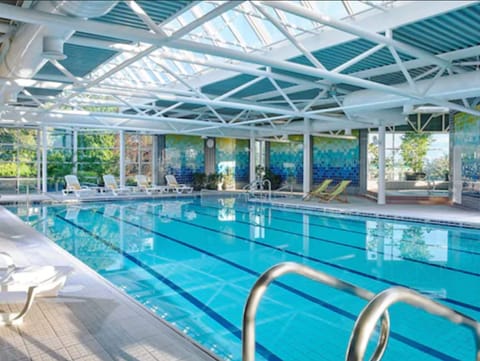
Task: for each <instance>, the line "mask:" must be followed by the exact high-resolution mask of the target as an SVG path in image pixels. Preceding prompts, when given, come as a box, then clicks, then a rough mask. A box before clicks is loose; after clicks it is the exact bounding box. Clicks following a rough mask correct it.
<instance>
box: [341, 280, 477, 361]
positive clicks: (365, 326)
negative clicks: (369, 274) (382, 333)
mask: <svg viewBox="0 0 480 361" xmlns="http://www.w3.org/2000/svg"><path fill="white" fill-rule="evenodd" d="M398 302H403V303H407V304H409V305H412V306H415V307H418V308H420V309H422V310H424V311H427V312H428V313H431V314H433V315H436V316H439V317H443V318H445V319H447V320H449V321H451V322H453V323H456V324H459V325H462V326H465V327H467V328H469V329H471V330H472V332H473V333H474V337H475V344H476V347H477V352H476V358H475V360H476V361H480V323H478V322H477V321H475V320H474V319H472V318H470V317H468V316H466V315H464V314H462V313H460V312H457V311H455V310H452V309H451V308H449V307H447V306H444V305H442V304H440V303H438V302H436V301H434V300H432V299H430V298H428V297H426V296H424V295H422V294H420V293H418V292H416V291H413V290H411V289H408V288H405V287H397V286H396V287H391V288H389V289H387V290H385V291H383V292H380V293H379V294H377V295H376V296H375V297H374V298H373V299H372V300H371V301H370V302H369V303H368V304H367V306H365V308H364V309H363V310H362V312H361V313H360V315H359V316H358V318H357V321H356V322H355V325H354V327H353V331H352V334H351V335H350V341H349V344H348V348H347V354H346V360H347V361H359V360H362V359H363V357H364V355H365V351H366V349H367V344H368V340H369V339H370V336H371V335H372V333H373V330H374V328H375V325H376V324H377V322H378V320H379V318H380V317H381V316H382V315H383V314H384V313H385V312H386V311H387V310H388V308H389V307H390V306H392V305H393V304H395V303H398Z"/></svg>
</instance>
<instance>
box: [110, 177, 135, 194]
mask: <svg viewBox="0 0 480 361" xmlns="http://www.w3.org/2000/svg"><path fill="white" fill-rule="evenodd" d="M103 182H104V183H105V190H107V191H111V192H112V193H113V195H115V196H118V195H119V194H130V193H132V192H134V191H135V187H119V186H118V184H117V181H116V180H115V177H114V176H113V175H111V174H105V175H104V176H103Z"/></svg>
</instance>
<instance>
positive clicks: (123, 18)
mask: <svg viewBox="0 0 480 361" xmlns="http://www.w3.org/2000/svg"><path fill="white" fill-rule="evenodd" d="M192 3H194V2H193V1H189V0H175V1H172V0H160V1H159V0H156V1H151V0H138V1H137V4H138V5H139V6H140V7H141V8H142V9H143V10H144V11H145V12H146V13H147V14H148V16H149V17H150V18H151V19H152V20H153V21H155V23H157V24H159V23H163V22H164V21H165V20H168V19H170V18H171V17H172V16H173V15H175V14H176V13H178V12H179V11H181V10H182V9H184V8H186V7H189V6H190V5H191V4H192ZM95 20H96V21H100V22H104V23H109V24H118V25H125V26H131V27H134V28H139V29H144V30H150V29H149V28H148V26H147V25H146V24H145V23H144V22H143V20H141V19H140V18H139V17H138V16H137V15H135V13H134V12H133V11H132V10H131V9H130V7H129V6H128V5H127V4H126V3H125V2H123V1H120V2H119V3H118V5H117V6H115V7H114V8H113V9H112V11H110V12H109V13H108V14H106V15H104V16H101V17H99V18H96V19H95Z"/></svg>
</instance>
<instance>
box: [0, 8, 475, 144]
mask: <svg viewBox="0 0 480 361" xmlns="http://www.w3.org/2000/svg"><path fill="white" fill-rule="evenodd" d="M126 3H127V5H128V7H129V9H131V11H132V12H133V13H134V14H135V15H136V16H138V18H139V19H140V20H141V21H142V22H143V23H144V24H145V25H146V26H147V27H148V29H149V30H150V31H146V30H142V29H140V28H134V27H131V26H125V25H114V24H109V23H106V22H99V21H95V20H84V19H79V18H69V17H65V16H61V15H54V14H49V13H42V12H40V11H36V10H34V9H26V8H19V7H15V6H9V5H4V4H0V12H2V14H6V15H5V16H6V17H7V18H10V19H12V21H21V22H26V23H32V24H41V25H44V26H49V25H52V24H53V25H54V26H56V27H59V28H62V29H64V28H68V29H71V30H74V31H81V32H83V33H87V34H91V35H92V38H86V37H83V36H78V35H74V36H73V37H71V38H70V39H67V43H70V44H75V45H78V46H83V47H88V49H91V50H90V51H94V50H92V49H95V48H99V49H108V50H112V49H114V50H115V51H116V52H117V55H116V56H115V57H113V58H112V59H110V60H109V61H108V62H106V63H105V64H103V65H101V66H99V67H97V68H96V69H95V70H94V71H92V72H90V73H89V74H87V75H86V76H84V77H79V76H76V75H75V69H74V68H69V66H68V65H66V64H67V63H62V62H60V61H58V60H55V59H51V60H50V64H51V65H52V66H53V67H54V68H55V69H56V70H58V72H59V74H61V75H53V76H46V75H44V78H43V79H42V80H32V79H23V78H21V77H1V75H0V85H1V84H3V85H4V87H7V86H9V84H15V85H16V86H17V87H19V88H20V89H21V93H20V94H19V97H20V98H21V101H18V102H16V103H15V104H11V103H8V102H7V103H5V104H3V105H0V110H1V111H2V112H3V117H4V118H8V117H11V118H12V119H16V118H18V116H15V112H20V113H21V114H22V115H25V114H27V115H29V116H31V119H32V124H45V125H46V124H57V125H58V124H68V123H69V119H70V120H71V122H70V123H71V124H72V123H73V124H77V125H85V126H89V127H101V126H106V125H108V126H114V127H116V128H119V129H134V128H135V127H136V126H138V129H142V130H145V129H149V130H151V131H153V132H157V133H162V132H163V133H164V132H169V131H170V132H183V133H189V134H199V135H205V134H207V135H211V134H221V135H231V136H236V137H244V138H249V137H250V136H251V135H252V134H254V135H256V136H273V135H278V136H281V135H284V134H295V132H298V131H297V130H296V129H299V128H301V126H300V125H299V123H302V122H303V121H304V119H310V120H311V121H312V122H311V127H312V131H318V130H320V131H331V132H334V131H335V132H338V131H339V130H341V129H346V128H349V129H350V128H364V127H366V126H367V124H368V126H371V124H384V123H386V124H389V122H399V120H398V119H400V118H402V117H401V116H399V115H400V113H401V112H402V110H398V105H397V103H395V105H392V106H391V107H390V108H389V107H388V106H386V105H384V103H388V99H389V97H393V98H395V99H401V100H402V101H403V102H404V104H405V105H406V106H408V107H411V106H412V105H421V104H429V105H435V106H441V107H448V108H449V109H452V110H456V111H463V112H467V113H470V114H474V115H477V116H478V115H480V112H479V111H478V110H476V109H475V106H474V105H475V104H476V103H475V102H474V100H471V99H468V97H472V95H473V96H475V97H477V98H478V97H479V96H480V94H475V87H474V86H472V87H471V89H472V90H471V92H470V93H468V96H467V95H463V96H461V97H456V96H455V92H456V89H452V91H451V92H450V93H448V92H444V93H442V96H441V97H439V96H435V94H437V93H435V92H432V89H436V88H435V87H436V85H437V84H440V83H441V82H443V81H444V80H446V79H448V78H452V79H453V76H454V75H455V74H461V73H465V72H470V71H475V72H476V71H478V61H473V60H471V58H472V57H475V56H479V54H480V47H478V46H471V47H468V48H465V49H463V48H461V47H460V46H459V47H458V49H456V50H452V51H450V52H444V53H432V52H429V51H427V50H425V49H422V48H421V47H417V46H415V45H412V44H409V43H406V42H404V41H399V40H397V39H395V37H394V33H395V29H396V28H398V27H399V26H400V25H401V21H403V22H404V23H405V24H408V23H411V22H414V21H417V20H422V19H424V18H428V17H429V16H434V15H436V14H440V13H444V12H448V11H455V10H457V9H461V8H462V7H465V6H469V5H472V3H473V2H469V1H458V2H457V3H455V4H453V3H449V4H439V5H438V7H439V9H438V10H437V11H435V9H433V6H432V5H429V4H424V5H425V7H426V11H425V14H424V15H423V16H422V14H419V13H412V14H411V15H409V16H408V17H406V16H405V15H403V18H401V19H402V20H395V21H396V22H391V23H390V24H391V27H388V26H386V25H385V26H384V27H383V28H382V30H378V29H374V27H375V26H377V27H378V26H381V25H379V24H377V25H371V26H370V27H369V26H365V25H363V24H364V23H362V21H363V19H368V16H369V14H370V13H371V14H372V15H371V16H376V15H375V14H382V15H383V16H385V17H392V16H393V15H392V14H394V13H395V12H396V11H397V10H399V11H403V12H404V13H406V12H407V10H404V9H402V8H407V7H411V8H412V9H413V8H418V7H419V6H420V5H419V4H414V3H407V4H401V3H400V4H397V3H394V2H391V1H384V2H372V1H361V2H346V1H342V2H339V3H338V4H337V5H338V6H337V5H332V6H337V8H336V10H337V11H338V14H337V15H336V16H328V14H322V13H321V12H320V11H321V7H325V6H327V5H325V4H318V3H316V2H309V1H299V2H297V3H293V2H284V1H226V2H218V1H205V2H197V3H195V4H193V5H192V6H191V7H190V8H189V9H188V10H187V11H184V12H183V14H182V15H178V16H177V17H174V18H173V19H172V20H170V21H167V22H165V23H162V24H157V23H156V22H155V21H154V20H153V19H152V17H151V16H150V15H149V14H148V12H147V11H145V9H143V8H142V7H141V6H140V5H139V3H137V2H135V1H133V0H129V1H126ZM339 14H342V15H339ZM295 19H297V20H295ZM352 19H355V22H354V21H352ZM365 21H366V20H365ZM360 24H362V25H360ZM240 25H241V27H240ZM7 30H8V31H10V30H11V28H10V27H9V28H8V29H3V30H2V28H0V31H7ZM326 34H333V36H331V37H327V36H325V35H326ZM102 37H108V38H111V39H112V40H103V39H102ZM324 38H325V39H327V38H328V39H329V40H323V39H324ZM6 39H7V37H6V36H5V35H4V36H2V35H0V42H5V41H6ZM113 39H119V41H120V42H121V43H120V42H119V43H116V42H115V41H113ZM315 39H322V40H321V42H323V43H324V45H321V46H318V45H317V48H315V45H314V44H315ZM332 39H333V40H332ZM335 39H336V40H335ZM342 39H345V40H342ZM349 39H364V40H366V41H369V42H370V43H373V44H372V45H370V46H369V47H367V48H366V49H363V50H362V51H356V52H355V54H354V55H352V56H351V57H350V58H349V59H346V60H343V61H342V62H340V63H337V64H336V65H335V66H331V65H327V63H324V60H323V58H321V57H319V56H318V54H317V52H318V51H320V50H322V49H328V46H329V45H328V44H329V42H332V41H337V42H336V43H333V44H332V45H330V46H333V45H339V44H342V42H345V41H346V40H349ZM317 44H318V41H317ZM385 49H388V51H389V54H390V55H391V57H392V58H393V60H394V62H393V63H392V62H390V63H388V64H384V63H381V62H379V63H378V65H377V66H372V67H371V68H370V69H365V68H361V67H360V69H361V70H353V71H352V69H354V68H355V67H358V66H359V65H360V64H363V63H364V62H372V63H375V62H376V61H378V60H376V56H383V55H379V54H380V52H382V51H383V50H385ZM2 50H4V48H3V47H2ZM282 51H283V54H285V55H283V56H280V57H277V56H276V55H277V54H280V53H282ZM404 55H408V56H409V58H408V59H407V60H403V59H402V57H403V56H404ZM295 58H296V59H300V58H303V59H304V60H302V61H298V60H295ZM1 59H2V57H1V56H0V60H1ZM327 60H328V59H327ZM418 69H422V71H421V72H418ZM396 72H400V73H401V74H403V77H404V81H405V84H407V85H408V86H407V87H405V86H403V85H401V86H400V85H399V86H397V84H393V85H392V84H388V83H385V82H382V81H375V80H372V79H373V78H375V77H379V78H380V77H382V76H386V75H390V74H394V73H396ZM235 79H237V80H235ZM425 82H428V83H425ZM27 83H28V84H29V85H28V88H24V87H25V86H26V85H21V84H27ZM419 84H422V86H420V85H419ZM425 84H426V85H425ZM216 87H220V88H219V89H221V90H217V89H216ZM30 88H32V89H42V90H46V91H49V90H51V91H53V90H55V91H56V92H55V93H51V95H39V94H36V93H35V91H33V90H31V89H30ZM58 91H61V92H60V93H58ZM361 91H368V92H371V94H378V96H377V98H378V100H375V101H373V100H372V102H371V104H370V103H369V104H367V105H368V106H367V105H365V104H362V107H359V106H358V105H356V103H355V102H353V103H352V102H351V101H350V102H344V100H345V99H347V98H348V99H351V98H352V97H355V96H356V95H357V93H358V94H360V92H361ZM47 94H48V93H47ZM432 94H433V95H432ZM453 100H455V101H453ZM363 108H368V110H369V111H370V110H372V111H373V110H375V111H377V110H380V109H382V110H383V109H388V110H389V112H390V113H391V120H386V119H383V118H378V119H376V118H372V119H371V120H369V121H366V120H365V118H366V117H368V116H370V117H373V116H374V113H372V112H369V113H368V115H365V116H364V115H363V114H361V111H362V110H361V109H363ZM92 109H93V110H95V111H91V110H92ZM97 110H98V111H97ZM100 110H101V111H100ZM375 114H376V113H375ZM384 114H387V113H385V112H383V113H382V117H383V116H384ZM7 115H8V117H7ZM24 118H25V117H24ZM59 118H61V120H59ZM252 132H253V133H252ZM331 135H338V134H337V133H331Z"/></svg>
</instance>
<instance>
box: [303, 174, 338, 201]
mask: <svg viewBox="0 0 480 361" xmlns="http://www.w3.org/2000/svg"><path fill="white" fill-rule="evenodd" d="M330 183H332V179H324V180H323V182H322V183H320V185H319V186H318V187H316V188H315V189H314V190H312V191H311V192H309V193H307V194H306V195H305V196H304V197H303V200H304V201H308V200H309V199H310V198H312V197H320V196H321V195H322V194H324V193H325V192H326V190H327V188H328V186H329V185H330Z"/></svg>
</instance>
